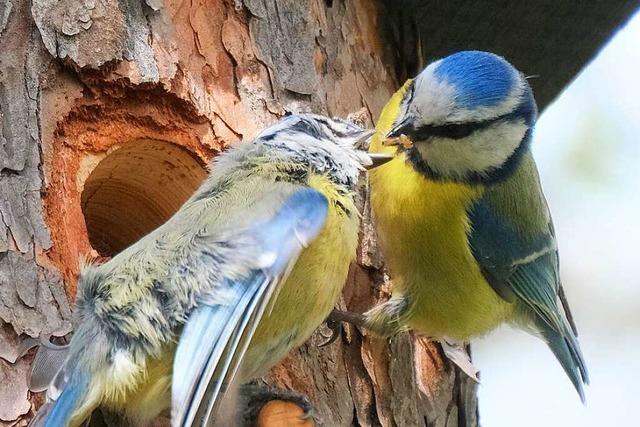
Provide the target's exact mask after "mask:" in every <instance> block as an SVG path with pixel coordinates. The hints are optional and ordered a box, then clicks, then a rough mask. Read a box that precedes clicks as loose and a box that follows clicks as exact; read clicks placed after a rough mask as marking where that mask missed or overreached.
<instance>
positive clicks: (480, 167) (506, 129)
mask: <svg viewBox="0 0 640 427" xmlns="http://www.w3.org/2000/svg"><path fill="white" fill-rule="evenodd" d="M526 131H527V125H526V124H525V123H524V122H517V123H513V122H509V123H502V124H498V125H494V126H492V127H490V128H488V129H485V130H482V131H478V132H476V133H474V134H473V135H471V136H470V137H468V138H464V139H458V140H455V139H437V140H434V141H431V142H428V143H424V144H418V145H417V147H418V150H419V151H420V154H421V155H422V158H423V159H424V160H425V161H426V163H427V164H428V165H429V167H431V169H433V170H434V171H435V172H437V173H438V174H440V175H442V176H448V177H454V178H463V177H464V176H465V175H467V174H469V173H478V174H484V173H488V172H490V171H492V170H494V169H498V168H500V167H501V166H502V165H503V164H504V162H505V161H506V160H507V159H508V158H509V157H510V156H511V154H513V152H514V151H515V150H516V149H517V148H518V146H519V145H520V142H521V141H522V139H523V138H524V135H525V133H526Z"/></svg>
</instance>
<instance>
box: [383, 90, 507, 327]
mask: <svg viewBox="0 0 640 427" xmlns="http://www.w3.org/2000/svg"><path fill="white" fill-rule="evenodd" d="M405 89H406V85H405V87H403V88H402V89H401V90H400V91H398V92H397V93H396V94H395V95H394V97H393V98H392V99H391V100H390V101H389V103H388V104H387V106H386V107H385V109H384V110H383V113H382V116H381V118H380V121H379V122H378V126H377V135H376V137H375V138H374V140H373V141H372V145H371V151H373V152H394V151H395V150H396V149H395V148H393V147H383V146H382V145H381V138H380V135H384V134H386V133H387V132H388V131H389V130H390V129H391V127H392V125H393V121H394V117H395V116H396V115H397V111H398V109H399V105H400V101H401V99H402V95H403V93H404V90H405ZM370 182H371V203H372V207H373V210H374V214H375V220H376V225H377V230H378V235H379V237H380V240H381V244H382V248H383V251H384V255H385V258H386V260H387V263H388V266H389V269H390V272H391V275H392V281H393V294H394V296H399V295H402V296H403V297H405V298H407V300H408V302H409V304H410V307H411V308H410V310H411V311H410V312H411V314H410V316H409V317H408V321H407V323H408V325H409V326H410V327H412V328H413V329H416V330H418V331H419V332H421V333H424V334H426V335H429V336H433V337H442V336H448V337H451V338H456V339H466V338H469V337H471V336H474V335H478V334H482V333H485V332H486V331H488V330H490V329H492V328H494V327H495V326H497V325H498V324H499V323H501V322H503V321H504V320H505V319H506V318H507V317H508V316H509V314H510V313H511V311H512V306H511V304H509V303H507V302H505V301H504V300H502V299H501V298H500V297H499V296H498V295H497V294H496V293H495V292H494V291H493V289H492V288H491V286H490V285H489V284H488V283H487V282H486V281H485V279H484V277H483V275H482V273H481V271H480V268H479V266H478V264H477V262H476V261H475V259H474V257H473V255H472V253H471V250H470V248H469V244H468V233H469V226H470V225H469V221H468V216H467V209H468V208H469V207H470V205H471V204H472V203H473V202H474V201H475V200H477V198H479V197H481V195H482V189H481V188H480V187H477V186H470V185H466V184H457V183H443V182H434V181H431V180H428V179H426V178H425V177H424V176H422V175H421V174H419V173H418V172H416V171H415V170H414V169H413V167H412V166H411V165H410V164H409V163H407V162H406V158H405V156H404V155H401V156H398V157H397V158H395V159H394V160H392V161H391V162H389V163H387V164H386V165H384V166H381V167H379V168H376V169H374V170H372V171H371V172H370Z"/></svg>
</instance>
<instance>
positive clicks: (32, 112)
mask: <svg viewBox="0 0 640 427" xmlns="http://www.w3.org/2000/svg"><path fill="white" fill-rule="evenodd" d="M379 19H380V16H379V15H378V10H376V6H375V3H374V2H371V1H370V0H352V1H340V0H335V1H331V0H326V1H323V0H244V1H242V0H235V1H223V0H192V1H178V0H175V1H170V0H146V2H145V1H142V0H61V1H51V0H32V1H31V2H28V1H26V0H0V55H1V56H0V118H1V121H0V326H1V328H0V358H1V359H2V360H0V384H2V386H1V389H0V426H5V425H6V426H10V425H11V426H12V425H25V424H26V422H27V420H28V419H29V418H30V417H31V416H32V414H33V412H34V410H35V408H36V407H37V406H38V405H39V404H40V403H41V402H42V396H40V395H36V394H31V393H30V392H29V391H28V390H27V384H26V380H25V378H26V375H27V371H28V369H29V364H30V360H31V357H32V356H31V355H30V354H27V355H26V356H24V357H21V355H20V354H19V353H20V343H21V342H22V340H24V339H25V338H26V337H27V336H31V337H36V336H38V335H39V334H41V333H44V334H48V333H54V334H55V335H65V334H67V333H68V332H69V331H70V328H71V323H70V321H71V313H70V308H69V303H68V300H70V301H72V300H73V299H74V295H75V291H76V275H77V273H78V270H79V265H80V261H79V260H83V259H89V260H95V259H98V260H99V259H100V258H103V257H110V256H112V255H114V254H115V253H117V252H118V251H119V250H120V249H122V248H124V247H126V246H127V245H128V244H130V243H132V242H134V241H135V240H137V239H138V238H140V237H141V236H143V235H144V234H146V233H147V232H149V231H150V230H152V229H153V228H154V227H156V226H157V225H159V224H161V223H162V222H163V221H164V220H166V219H167V217H168V216H170V215H171V213H172V212H173V211H175V210H176V209H177V208H178V207H179V206H180V204H181V203H182V202H183V201H184V200H185V199H186V198H187V197H188V196H189V194H190V193H191V192H192V191H193V190H194V189H195V188H196V187H197V186H198V184H199V183H200V182H201V180H202V179H203V178H204V176H205V175H206V172H205V165H206V162H207V161H208V160H209V159H210V158H211V157H213V156H215V155H216V153H218V152H219V151H220V150H222V149H224V148H225V147H226V146H228V145H231V144H235V143H239V142H240V141H241V140H250V139H251V138H252V137H253V136H254V135H255V134H256V133H257V132H258V131H259V130H261V129H262V128H264V127H265V126H267V125H269V124H271V123H273V122H274V121H276V120H277V119H278V118H279V117H280V116H282V115H283V114H284V113H285V112H287V111H294V112H299V111H313V112H318V113H322V114H327V115H335V116H347V115H349V114H351V113H354V112H360V116H362V117H364V121H365V123H366V124H367V125H372V123H373V122H374V121H375V120H376V118H377V116H378V114H379V113H380V110H381V108H382V106H383V105H384V104H385V102H386V101H387V99H388V98H389V96H390V95H391V94H392V93H393V92H394V90H395V89H396V88H397V87H398V81H396V79H395V77H394V75H393V74H392V73H393V71H392V70H391V69H389V68H387V67H385V66H384V65H383V63H382V60H381V59H380V58H382V57H383V53H384V52H383V46H384V43H382V42H381V39H380V36H379V34H378V30H377V27H378V20H379ZM364 187H365V186H364V185H363V196H364V194H365V191H366V190H365V188H364ZM363 200H365V198H364V197H363ZM363 203H364V202H363ZM363 211H364V212H365V218H366V220H365V224H364V227H363V232H362V244H361V246H360V249H359V254H358V264H357V265H354V266H353V267H352V269H351V274H350V276H349V280H348V283H347V285H346V287H345V292H344V301H343V302H342V304H343V306H346V307H348V308H349V309H351V310H354V311H358V312H360V311H364V310H365V309H367V308H368V307H370V306H371V305H373V304H374V303H375V302H376V301H380V300H383V299H384V298H387V297H388V287H389V283H388V278H387V277H386V275H385V273H384V268H383V262H382V259H381V257H380V254H379V253H378V250H377V248H376V245H375V236H374V233H373V231H372V230H373V228H372V225H371V222H370V220H369V213H368V206H366V205H364V206H363ZM321 331H322V330H321ZM320 335H321V334H320V333H317V334H316V336H314V337H312V339H311V340H310V342H309V343H307V344H306V345H304V346H303V347H302V348H300V349H298V350H296V351H294V352H293V353H292V354H291V355H290V356H289V357H288V358H287V359H286V360H285V361H284V362H283V363H281V364H280V365H279V366H277V367H276V368H274V369H273V370H272V372H271V373H270V375H269V376H268V378H266V380H267V381H268V382H269V383H271V384H275V385H278V386H281V387H284V388H288V389H294V390H297V391H300V392H302V393H305V394H307V395H308V396H309V398H310V400H311V401H312V403H313V404H314V406H315V407H316V408H317V409H318V412H319V415H320V417H321V418H322V420H323V422H324V424H325V425H328V426H348V425H366V426H368V425H384V426H394V425H398V426H409V425H411V426H413V425H428V426H475V425H477V409H476V397H475V385H474V383H473V382H471V381H470V380H469V379H467V378H466V377H465V376H464V374H461V373H460V372H459V371H458V370H457V369H455V368H454V367H452V366H451V364H449V363H448V362H445V361H444V360H443V357H442V354H441V350H440V349H439V347H438V346H437V345H435V344H432V343H428V342H426V341H425V340H423V339H420V338H416V337H414V336H413V335H410V334H400V335H398V336H396V337H394V338H392V339H390V340H383V339H378V338H375V337H372V336H371V335H369V334H367V333H366V332H364V331H359V330H357V329H355V328H353V327H347V328H346V330H345V333H344V334H343V335H344V336H343V337H342V339H341V340H339V342H337V343H335V344H333V345H331V346H329V347H328V348H322V349H321V348H318V347H317V343H318V342H319V341H320V340H321V336H320ZM267 424H268V423H267Z"/></svg>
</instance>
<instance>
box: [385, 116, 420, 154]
mask: <svg viewBox="0 0 640 427" xmlns="http://www.w3.org/2000/svg"><path fill="white" fill-rule="evenodd" d="M412 131H413V124H412V123H411V121H410V120H409V119H408V118H405V119H403V120H402V121H401V122H400V123H398V124H397V125H396V126H394V127H393V129H391V130H390V131H389V133H387V136H386V138H385V139H384V140H383V141H382V145H384V146H385V147H394V146H397V145H402V146H404V148H410V147H411V146H413V141H411V139H410V138H409V137H408V136H407V135H410V134H411V132H412Z"/></svg>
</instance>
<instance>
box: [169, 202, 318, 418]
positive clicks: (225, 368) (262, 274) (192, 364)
mask: <svg viewBox="0 0 640 427" xmlns="http://www.w3.org/2000/svg"><path fill="white" fill-rule="evenodd" d="M327 209H328V204H327V200H326V198H325V197H324V196H323V195H322V194H320V193H319V192H317V191H315V190H312V189H302V190H298V191H296V192H295V193H293V195H291V196H290V197H289V198H288V199H287V200H285V201H284V203H283V205H282V207H281V208H280V209H279V210H278V211H277V213H276V214H275V215H274V216H273V218H271V219H270V220H268V221H267V222H266V223H261V224H256V225H255V226H254V227H253V228H251V229H249V230H246V231H245V232H246V233H249V234H250V235H251V236H252V237H253V238H254V239H255V240H256V241H257V242H259V245H260V250H261V252H260V253H259V254H257V256H258V257H264V258H265V259H268V260H270V262H269V265H267V266H264V267H263V268H261V269H257V270H254V271H253V272H252V274H250V275H249V276H248V277H245V278H244V279H242V280H238V279H226V280H223V281H222V282H221V283H219V284H217V285H216V286H217V287H218V288H217V289H218V290H220V291H221V292H222V293H223V294H224V295H225V297H224V303H221V304H212V303H211V304H209V303H207V304H203V305H200V306H199V307H197V308H196V309H195V310H194V311H193V312H192V314H191V315H190V317H189V319H188V321H187V323H186V325H185V327H184V330H183V332H182V334H181V337H180V340H179V343H178V349H177V351H176V356H175V360H174V373H173V384H172V412H173V414H172V424H173V425H179V426H183V425H191V423H192V422H193V420H194V419H196V417H203V418H204V419H205V421H206V420H207V419H208V417H209V416H210V415H211V413H212V412H215V411H214V408H215V404H216V399H217V396H218V394H219V392H220V390H221V387H222V386H223V385H224V383H225V381H228V380H230V378H232V376H233V374H234V372H235V370H236V369H237V367H238V366H239V364H240V361H241V359H242V356H243V354H244V350H246V346H247V345H248V344H249V342H250V339H251V336H252V334H253V331H254V330H255V327H256V326H257V324H258V322H259V320H260V317H261V315H262V312H263V311H264V309H265V307H266V305H267V304H268V302H269V297H270V295H271V294H272V292H273V291H274V289H275V288H276V287H277V286H278V284H279V282H281V281H282V280H283V278H285V277H286V274H287V272H288V270H289V269H290V268H291V266H292V265H293V263H294V262H295V260H296V259H297V256H298V255H299V253H300V251H301V250H302V248H303V247H305V246H307V245H308V244H309V243H310V242H311V241H312V240H313V239H314V238H315V236H316V235H317V234H318V233H319V232H320V230H321V229H322V227H323V225H324V221H325V218H326V215H327Z"/></svg>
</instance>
